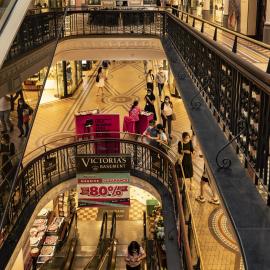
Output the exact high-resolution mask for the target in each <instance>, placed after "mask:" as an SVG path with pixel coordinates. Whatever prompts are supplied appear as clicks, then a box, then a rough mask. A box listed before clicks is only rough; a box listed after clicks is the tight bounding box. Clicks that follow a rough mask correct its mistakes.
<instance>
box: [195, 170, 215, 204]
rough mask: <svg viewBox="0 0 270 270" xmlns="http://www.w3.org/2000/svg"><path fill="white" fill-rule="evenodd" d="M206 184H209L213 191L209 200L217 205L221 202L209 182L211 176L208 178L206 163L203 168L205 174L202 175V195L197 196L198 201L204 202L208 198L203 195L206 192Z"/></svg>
mask: <svg viewBox="0 0 270 270" xmlns="http://www.w3.org/2000/svg"><path fill="white" fill-rule="evenodd" d="M205 184H208V185H209V187H210V190H211V192H212V198H211V199H210V200H208V202H209V203H212V204H216V205H219V204H220V202H219V200H218V198H217V196H216V193H215V191H214V190H213V189H212V188H211V185H210V182H209V178H208V174H207V171H206V168H205V165H204V168H203V174H202V177H201V188H200V195H199V196H198V197H196V201H198V202H200V203H204V202H205V201H206V200H205V198H204V196H203V193H204V186H205Z"/></svg>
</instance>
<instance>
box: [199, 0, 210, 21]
mask: <svg viewBox="0 0 270 270" xmlns="http://www.w3.org/2000/svg"><path fill="white" fill-rule="evenodd" d="M202 17H203V19H205V20H207V21H212V20H213V18H212V15H211V11H210V0H204V1H203V7H202Z"/></svg>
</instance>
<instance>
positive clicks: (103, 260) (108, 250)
mask: <svg viewBox="0 0 270 270" xmlns="http://www.w3.org/2000/svg"><path fill="white" fill-rule="evenodd" d="M111 251H112V246H109V247H108V248H107V250H106V252H105V254H104V256H103V257H102V258H101V260H100V262H99V264H98V267H97V270H105V268H103V267H104V264H105V263H106V261H107V260H109V257H110V254H111Z"/></svg>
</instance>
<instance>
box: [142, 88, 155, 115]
mask: <svg viewBox="0 0 270 270" xmlns="http://www.w3.org/2000/svg"><path fill="white" fill-rule="evenodd" d="M144 99H145V101H146V104H145V107H144V110H145V111H146V112H152V113H153V114H154V120H157V116H156V110H155V106H154V102H155V100H156V97H155V95H154V94H153V92H152V91H151V89H147V95H146V96H145V97H144Z"/></svg>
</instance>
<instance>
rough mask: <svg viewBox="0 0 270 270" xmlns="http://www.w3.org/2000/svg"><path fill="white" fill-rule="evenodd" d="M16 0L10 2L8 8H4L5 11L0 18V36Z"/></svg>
mask: <svg viewBox="0 0 270 270" xmlns="http://www.w3.org/2000/svg"><path fill="white" fill-rule="evenodd" d="M17 2H18V0H10V2H9V3H8V6H7V7H6V8H5V11H4V13H3V15H2V17H1V18H0V35H1V33H2V31H3V29H4V27H5V25H6V23H7V20H8V19H9V17H10V15H11V13H12V11H13V9H14V7H15V6H16V4H17Z"/></svg>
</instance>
